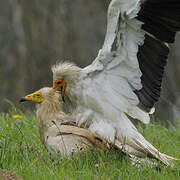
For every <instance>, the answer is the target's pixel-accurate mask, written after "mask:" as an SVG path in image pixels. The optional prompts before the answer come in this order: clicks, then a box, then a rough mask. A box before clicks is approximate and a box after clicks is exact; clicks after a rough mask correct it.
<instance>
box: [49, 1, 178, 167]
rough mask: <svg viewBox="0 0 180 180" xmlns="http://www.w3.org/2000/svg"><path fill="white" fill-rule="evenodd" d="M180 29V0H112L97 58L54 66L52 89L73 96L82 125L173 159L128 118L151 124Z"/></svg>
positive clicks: (134, 150)
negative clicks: (82, 65) (171, 45)
mask: <svg viewBox="0 0 180 180" xmlns="http://www.w3.org/2000/svg"><path fill="white" fill-rule="evenodd" d="M179 30H180V1H179V0H112V1H111V3H110V5H109V8H108V13H107V32H106V36H105V41H104V44H103V47H102V49H101V50H99V53H98V56H97V58H96V59H95V60H94V61H93V63H92V64H91V65H89V66H87V67H85V68H80V67H78V66H76V65H74V64H73V63H69V62H60V63H57V64H56V65H54V66H53V67H52V72H53V88H54V89H55V90H58V89H59V88H61V94H62V96H64V93H65V94H66V96H67V97H68V98H69V99H70V101H71V103H72V105H73V110H72V116H73V118H74V119H75V120H76V122H77V124H78V125H82V124H85V125H87V126H88V128H89V130H91V131H92V132H94V133H96V134H98V135H99V136H101V137H102V138H104V139H106V140H107V141H108V142H110V143H114V144H115V145H118V146H119V147H120V146H122V148H125V149H126V150H127V151H128V152H129V153H130V154H135V155H138V156H140V155H141V156H144V155H148V156H152V157H155V158H157V159H160V160H162V161H163V162H164V163H165V164H169V162H170V160H171V159H173V158H171V157H169V156H167V155H164V154H162V153H160V152H159V151H158V150H157V149H156V148H155V147H153V146H152V145H151V144H150V143H149V142H148V141H146V140H145V138H144V137H143V136H142V135H141V134H140V133H139V132H138V131H137V129H136V128H135V126H134V125H133V123H132V122H131V121H130V119H129V117H132V118H135V119H138V120H140V121H142V122H143V123H145V124H148V123H149V121H150V117H149V114H151V113H153V112H154V104H155V103H156V102H157V101H158V99H159V97H160V92H161V82H162V76H163V71H164V67H165V65H166V62H167V57H168V53H169V47H168V43H172V42H174V38H175V34H176V32H177V31H179Z"/></svg>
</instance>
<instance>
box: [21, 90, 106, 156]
mask: <svg viewBox="0 0 180 180" xmlns="http://www.w3.org/2000/svg"><path fill="white" fill-rule="evenodd" d="M59 96H60V95H59V94H58V93H56V92H55V91H54V90H53V89H52V88H49V87H45V88H42V89H40V90H38V91H36V92H34V93H32V94H29V95H27V96H25V97H23V98H21V100H20V102H24V101H32V102H35V103H37V106H36V108H37V111H36V115H37V121H38V126H39V132H40V139H41V141H42V143H43V144H44V145H45V147H46V148H47V149H48V150H49V151H50V152H51V153H53V154H57V153H60V154H61V155H65V156H67V157H71V156H72V155H74V154H76V153H79V152H83V151H84V150H87V148H89V147H96V148H102V146H104V147H105V148H108V146H107V145H106V143H103V142H102V140H101V138H100V137H99V136H98V135H95V134H94V133H92V132H91V131H88V130H86V129H83V128H79V127H75V126H68V125H67V123H66V121H67V122H68V120H69V121H70V120H71V116H69V115H67V114H65V113H64V112H63V111H62V110H61V106H62V105H61V101H59V100H60V97H59ZM102 143H103V144H102Z"/></svg>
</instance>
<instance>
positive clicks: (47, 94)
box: [20, 87, 60, 104]
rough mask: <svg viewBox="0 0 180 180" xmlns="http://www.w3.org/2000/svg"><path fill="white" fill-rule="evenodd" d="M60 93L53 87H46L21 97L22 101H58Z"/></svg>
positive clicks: (39, 102)
mask: <svg viewBox="0 0 180 180" xmlns="http://www.w3.org/2000/svg"><path fill="white" fill-rule="evenodd" d="M59 99H60V97H59V94H58V93H56V92H55V90H54V89H53V88H50V87H44V88H42V89H40V90H38V91H36V92H34V93H31V94H28V95H26V96H25V97H22V98H21V99H20V102H24V101H32V102H35V103H38V104H41V103H43V102H56V101H57V100H59Z"/></svg>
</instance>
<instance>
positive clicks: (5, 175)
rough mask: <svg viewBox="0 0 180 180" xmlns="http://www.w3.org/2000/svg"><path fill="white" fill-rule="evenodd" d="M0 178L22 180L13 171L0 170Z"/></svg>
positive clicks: (3, 179) (0, 179) (1, 179)
mask: <svg viewBox="0 0 180 180" xmlns="http://www.w3.org/2000/svg"><path fill="white" fill-rule="evenodd" d="M0 180H23V179H22V178H21V177H19V176H18V175H17V174H16V173H15V172H12V171H7V170H0Z"/></svg>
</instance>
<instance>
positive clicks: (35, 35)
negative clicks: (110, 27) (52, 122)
mask: <svg viewBox="0 0 180 180" xmlns="http://www.w3.org/2000/svg"><path fill="white" fill-rule="evenodd" d="M109 2H110V0H98V1H97V0H86V1H85V0H73V1H72V0H38V1H37V0H31V1H28V0H6V1H5V0H0V82H1V83H0V111H7V110H8V108H9V104H8V103H7V102H5V99H9V100H10V101H12V102H13V103H14V104H15V105H16V106H17V107H20V108H25V109H27V108H29V105H27V104H23V105H19V103H18V100H19V98H20V97H22V96H24V95H25V94H27V93H31V92H33V91H34V90H37V89H39V88H41V87H44V86H51V85H52V73H51V70H50V67H51V65H53V64H54V63H55V62H57V61H58V60H68V61H74V62H75V63H76V64H78V65H80V66H81V67H84V66H86V65H88V64H90V63H91V62H92V61H93V60H94V58H95V57H96V55H97V53H98V50H99V49H100V48H101V46H102V44H103V40H104V35H105V32H106V11H107V7H108V4H109ZM179 48H180V35H179V36H177V37H176V43H175V44H174V45H171V54H170V56H169V62H168V66H167V68H166V70H167V71H166V73H165V78H164V83H163V91H162V97H161V99H160V102H159V103H158V104H157V105H156V107H157V111H156V118H157V119H159V120H161V121H162V122H168V121H171V122H175V121H177V122H178V117H180V107H179V106H178V104H180V68H179V67H180V62H179V57H180V50H179Z"/></svg>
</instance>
